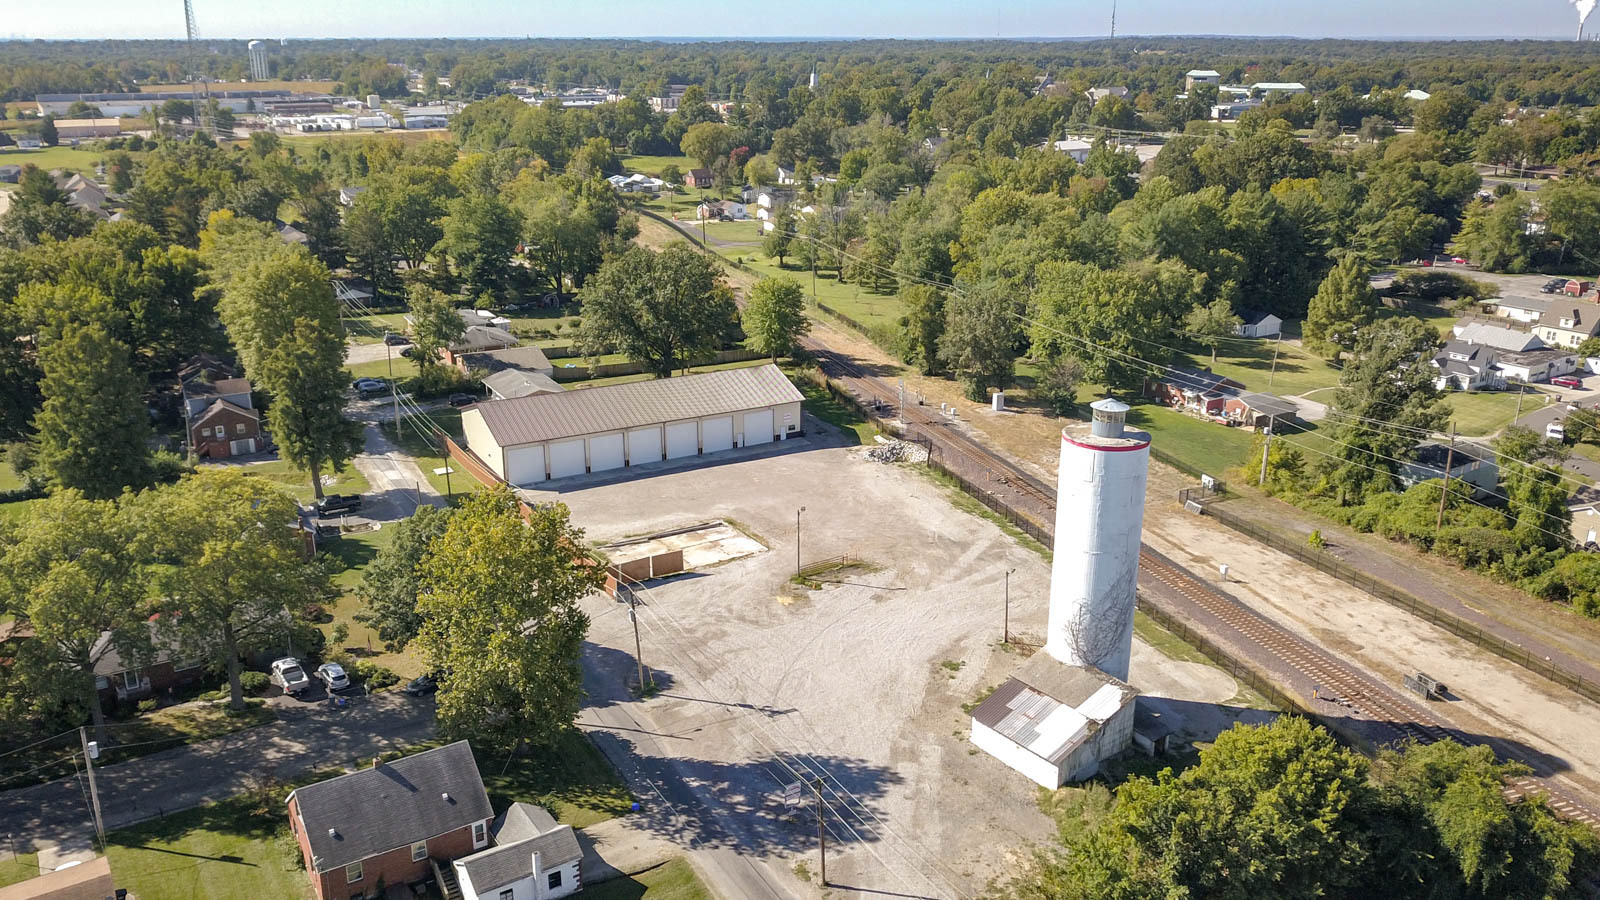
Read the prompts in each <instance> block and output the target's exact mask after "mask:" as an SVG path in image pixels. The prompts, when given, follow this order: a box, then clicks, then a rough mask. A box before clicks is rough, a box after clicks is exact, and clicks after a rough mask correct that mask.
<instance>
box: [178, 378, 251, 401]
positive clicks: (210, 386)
mask: <svg viewBox="0 0 1600 900" xmlns="http://www.w3.org/2000/svg"><path fill="white" fill-rule="evenodd" d="M248 393H250V379H248V378H219V379H217V380H216V381H206V380H205V379H203V378H193V379H190V380H189V381H185V382H184V383H183V395H184V396H185V397H226V396H228V395H230V394H248Z"/></svg>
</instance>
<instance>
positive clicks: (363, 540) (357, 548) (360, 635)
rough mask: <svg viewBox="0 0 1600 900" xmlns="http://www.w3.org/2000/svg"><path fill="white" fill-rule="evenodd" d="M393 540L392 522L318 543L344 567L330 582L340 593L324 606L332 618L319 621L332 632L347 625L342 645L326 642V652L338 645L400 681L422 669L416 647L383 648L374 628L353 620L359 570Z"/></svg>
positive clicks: (359, 608) (325, 630) (357, 601)
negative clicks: (383, 669) (375, 528)
mask: <svg viewBox="0 0 1600 900" xmlns="http://www.w3.org/2000/svg"><path fill="white" fill-rule="evenodd" d="M393 541H394V526H393V525H389V526H386V527H384V528H380V529H378V530H377V531H367V532H362V533H358V534H345V535H340V536H339V537H338V538H337V539H335V540H333V541H329V542H327V543H324V544H323V545H322V546H323V548H324V549H325V550H326V551H327V552H328V553H329V554H331V555H332V556H333V557H334V558H336V559H337V560H339V562H340V563H342V564H343V565H344V571H342V572H340V573H339V574H338V575H335V576H334V578H333V582H334V584H335V585H337V586H338V587H339V588H340V590H342V591H343V594H342V595H341V596H340V597H339V600H338V602H337V603H335V604H334V605H333V607H332V608H330V609H329V610H328V612H329V613H330V614H331V615H332V616H333V618H332V620H331V621H329V622H326V623H324V624H323V625H322V631H323V633H324V634H332V632H333V629H334V628H335V627H337V626H338V625H341V624H342V625H344V626H345V627H346V628H348V629H350V636H349V637H348V638H346V639H345V642H344V646H343V647H342V648H334V647H332V646H330V647H329V648H328V649H329V651H330V652H332V651H333V650H335V649H342V650H344V651H345V652H347V653H350V654H351V655H353V656H357V657H360V658H361V659H365V660H369V661H371V662H373V663H376V664H377V665H380V666H383V667H385V668H387V669H391V670H393V671H394V673H395V674H397V675H399V676H400V678H401V680H402V681H409V680H411V679H413V678H415V677H417V676H418V675H421V674H422V671H423V669H424V665H423V661H422V657H421V656H420V655H419V654H418V653H417V651H416V649H415V648H413V647H407V648H406V649H405V650H402V651H399V652H393V651H389V650H386V649H384V646H383V642H382V641H380V640H379V639H378V635H377V633H376V632H374V631H373V630H372V629H370V628H368V627H367V626H365V625H363V624H361V623H360V622H357V621H356V620H355V617H356V614H357V613H359V612H361V611H362V603H361V598H360V597H359V596H358V595H357V593H356V591H357V588H358V587H359V586H360V584H361V573H362V572H363V571H364V567H365V566H366V565H367V563H370V562H371V561H372V560H373V558H374V557H376V556H377V555H378V551H380V550H382V549H383V548H385V547H387V546H389V544H390V543H392V542H393Z"/></svg>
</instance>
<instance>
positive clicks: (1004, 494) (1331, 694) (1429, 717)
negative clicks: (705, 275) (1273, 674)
mask: <svg viewBox="0 0 1600 900" xmlns="http://www.w3.org/2000/svg"><path fill="white" fill-rule="evenodd" d="M802 343H803V346H804V347H805V349H806V350H808V351H810V352H811V353H812V355H813V356H815V357H816V359H817V361H818V364H819V365H820V366H821V368H822V370H823V372H824V373H825V374H827V375H828V376H829V377H830V378H832V379H833V380H834V381H836V382H838V383H840V384H842V385H843V386H844V387H845V388H846V389H847V390H849V391H850V392H851V393H853V394H854V395H855V396H856V398H857V400H858V401H860V402H861V403H862V405H864V406H872V407H875V408H876V409H877V410H878V411H879V414H880V415H881V416H883V417H886V418H887V417H891V416H893V415H896V414H898V416H899V418H900V420H901V421H902V422H904V423H905V429H906V433H907V436H909V437H912V438H914V439H915V438H920V439H923V440H926V441H927V442H928V443H929V449H930V451H931V452H933V453H935V454H937V458H938V459H939V461H940V462H941V463H943V464H944V465H945V466H946V467H947V468H950V469H953V470H956V471H958V472H959V473H960V474H961V475H962V476H963V477H965V478H966V479H967V480H968V481H969V482H971V483H973V484H977V485H981V486H983V487H984V488H985V489H986V490H988V491H989V493H990V494H991V495H993V497H994V498H995V499H996V500H997V501H999V502H1000V503H1001V504H1003V505H1005V506H1006V507H1007V508H1008V509H1010V510H1011V511H1012V512H1013V513H1015V514H1017V515H1019V516H1021V517H1023V518H1026V519H1027V520H1029V521H1030V522H1031V523H1032V524H1033V525H1034V526H1036V527H1037V528H1038V529H1039V530H1041V531H1042V532H1043V533H1044V534H1045V535H1047V536H1049V535H1053V534H1054V532H1055V510H1056V503H1055V492H1054V491H1053V490H1052V489H1051V488H1050V486H1049V485H1047V484H1045V483H1044V482H1043V481H1042V480H1040V479H1039V478H1037V477H1035V476H1033V475H1031V474H1029V473H1027V472H1026V471H1024V470H1022V469H1021V468H1020V467H1018V466H1017V465H1016V464H1014V463H1012V462H1011V461H1010V460H1008V459H1006V458H1004V457H1002V456H1000V455H999V454H998V453H996V452H994V451H993V450H991V449H989V448H988V447H986V446H984V445H983V444H981V443H979V442H978V441H976V440H974V439H972V438H971V437H969V436H967V435H966V434H964V433H962V432H961V431H960V430H959V429H957V428H955V427H954V426H953V424H952V423H951V421H950V420H949V419H947V418H945V417H944V416H943V415H941V414H938V413H934V412H930V411H928V410H927V409H926V408H925V407H921V406H914V405H911V404H906V406H905V408H903V409H901V408H898V407H899V391H898V390H896V389H895V388H894V387H892V386H890V385H888V384H886V383H885V382H884V381H883V380H882V379H880V378H878V377H876V376H874V375H872V374H871V373H869V372H867V371H866V370H864V369H863V368H861V366H859V365H857V364H856V363H855V362H853V361H851V360H849V359H847V358H845V357H843V356H841V355H840V354H838V353H836V352H834V351H833V350H831V349H830V348H829V347H828V346H827V345H826V344H824V343H822V342H821V341H819V340H817V339H816V338H806V339H805V340H804V341H803V342H802ZM1140 573H1141V575H1142V576H1145V577H1148V578H1150V579H1152V580H1153V581H1155V582H1157V583H1159V584H1160V585H1161V586H1162V587H1163V588H1165V589H1166V590H1167V591H1170V592H1171V593H1173V594H1176V595H1178V596H1179V597H1182V598H1183V599H1184V600H1185V601H1186V602H1187V603H1189V604H1190V605H1192V606H1193V607H1195V608H1197V609H1200V610H1203V611H1204V612H1205V613H1207V614H1208V615H1210V616H1211V617H1212V618H1214V619H1216V620H1217V621H1219V622H1221V623H1222V624H1223V625H1224V627H1226V628H1228V629H1231V630H1232V631H1233V632H1235V633H1236V634H1237V635H1238V636H1239V638H1240V639H1241V640H1243V641H1245V642H1247V643H1249V644H1251V645H1254V646H1256V647H1259V648H1260V649H1261V650H1262V651H1264V652H1265V653H1267V654H1269V655H1270V656H1272V657H1273V658H1275V659H1277V660H1278V661H1279V662H1280V663H1281V664H1282V668H1283V669H1285V670H1287V671H1290V672H1294V673H1297V674H1298V675H1299V676H1300V680H1301V684H1300V685H1299V690H1300V691H1301V693H1302V695H1304V694H1305V693H1306V692H1307V690H1308V688H1309V690H1310V692H1311V693H1312V694H1315V697H1314V698H1313V697H1307V698H1306V699H1307V701H1308V702H1309V703H1311V704H1313V705H1315V704H1323V703H1331V704H1334V705H1336V706H1338V707H1340V708H1342V709H1344V710H1347V711H1348V712H1349V713H1351V714H1353V715H1354V716H1356V717H1359V718H1360V719H1363V720H1365V721H1366V722H1367V723H1370V725H1371V726H1373V727H1375V728H1376V729H1378V730H1380V731H1382V730H1387V731H1388V733H1389V734H1391V735H1392V737H1391V739H1390V740H1386V741H1379V742H1378V743H1395V742H1399V741H1402V740H1406V739H1411V740H1416V741H1418V742H1421V743H1433V742H1436V741H1444V740H1455V741H1459V742H1463V743H1465V741H1462V738H1461V735H1460V734H1459V733H1458V732H1456V730H1455V729H1453V728H1452V727H1451V726H1450V725H1449V724H1447V723H1446V722H1444V721H1443V720H1441V719H1440V718H1439V717H1437V716H1435V715H1433V714H1432V713H1431V712H1430V711H1429V710H1427V709H1426V708H1425V707H1423V706H1421V705H1420V704H1418V703H1416V702H1414V701H1412V700H1410V699H1409V698H1407V697H1405V696H1403V695H1401V694H1399V693H1398V692H1396V691H1395V690H1394V689H1392V688H1390V687H1389V686H1388V685H1386V684H1383V683H1382V682H1380V681H1378V680H1377V679H1375V678H1373V677H1372V676H1371V675H1368V674H1367V673H1365V672H1362V671H1361V670H1359V669H1357V668H1355V667H1354V666H1351V665H1350V664H1349V663H1346V662H1344V661H1343V660H1341V659H1339V658H1337V657H1335V656H1334V655H1333V654H1331V653H1329V652H1328V651H1326V650H1324V649H1322V648H1321V647H1319V646H1317V645H1316V644H1313V643H1311V642H1310V641H1307V640H1305V639H1304V638H1302V637H1300V636H1299V635H1296V634H1294V633H1293V632H1291V631H1289V630H1288V629H1286V628H1284V627H1283V626H1281V625H1278V624H1277V623H1275V622H1273V621H1271V620H1270V619H1267V618H1266V617H1264V616H1262V615H1260V614H1259V613H1257V612H1255V611H1254V610H1252V609H1249V608H1248V607H1246V606H1244V605H1243V604H1241V603H1240V602H1239V601H1237V600H1235V599H1234V598H1232V597H1229V596H1227V595H1226V594H1223V593H1221V592H1220V591H1218V590H1217V589H1216V588H1214V587H1212V586H1211V585H1209V584H1207V583H1205V582H1203V581H1201V580H1200V579H1198V578H1196V577H1194V576H1193V575H1191V574H1190V573H1189V572H1188V571H1187V570H1185V569H1184V568H1183V567H1181V566H1179V565H1178V564H1176V563H1174V562H1173V561H1172V560H1170V559H1167V558H1166V557H1165V556H1162V555H1161V554H1160V553H1158V552H1156V551H1154V550H1152V549H1151V548H1149V547H1147V546H1146V547H1141V549H1140ZM1505 790H1506V794H1507V796H1508V797H1510V798H1512V799H1521V798H1523V797H1527V796H1531V795H1542V796H1544V797H1545V799H1546V802H1547V803H1549V805H1550V807H1551V808H1552V809H1554V810H1555V811H1556V812H1557V813H1559V814H1560V815H1562V816H1564V817H1566V818H1568V819H1570V820H1572V821H1577V822H1582V823H1584V824H1586V825H1588V826H1590V827H1592V828H1595V829H1596V830H1600V812H1597V811H1596V810H1595V809H1594V808H1593V807H1591V806H1588V805H1586V804H1585V803H1583V802H1581V801H1579V800H1577V799H1576V798H1574V797H1573V796H1572V795H1571V794H1570V793H1569V792H1568V791H1567V790H1566V789H1565V788H1564V787H1562V786H1560V785H1557V784H1554V783H1552V782H1551V780H1550V779H1548V778H1543V777H1539V776H1532V775H1529V776H1520V777H1516V778H1512V779H1508V780H1507V782H1506V788H1505Z"/></svg>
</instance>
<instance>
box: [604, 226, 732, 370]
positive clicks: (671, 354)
mask: <svg viewBox="0 0 1600 900" xmlns="http://www.w3.org/2000/svg"><path fill="white" fill-rule="evenodd" d="M579 296H580V298H581V299H582V301H583V326H582V340H583V346H584V348H585V350H586V351H587V352H588V353H589V354H590V355H599V354H600V353H602V352H606V351H607V349H608V348H609V349H611V350H615V351H617V352H620V353H623V354H626V355H627V357H628V358H629V359H632V360H635V361H637V362H639V363H641V364H643V365H644V367H645V370H646V371H648V372H650V373H651V374H653V375H655V376H656V377H657V378H666V377H668V376H670V375H671V374H672V371H673V370H674V369H687V368H688V366H689V363H690V362H691V361H693V360H694V359H696V358H697V357H700V356H704V355H706V354H708V353H710V352H712V351H713V350H716V349H717V348H718V347H719V346H720V345H721V342H722V340H723V338H724V337H725V336H726V335H727V333H728V331H729V325H730V324H731V323H732V322H734V321H736V319H737V316H738V308H737V307H736V306H735V305H734V302H733V295H732V293H731V292H730V291H729V290H728V288H727V287H726V286H725V285H724V284H723V283H722V272H721V267H720V266H718V264H717V263H716V262H714V261H713V260H711V259H710V258H709V257H707V256H705V255H703V254H701V253H698V252H696V251H695V250H694V248H692V247H690V246H689V245H688V244H685V243H675V244H672V245H670V246H668V247H667V248H666V249H664V250H662V251H660V252H659V253H658V252H656V251H653V250H649V249H646V248H644V247H634V248H633V249H630V250H628V251H627V252H625V253H622V254H620V255H618V256H615V257H613V258H611V259H610V260H608V261H607V262H606V264H605V265H604V266H602V267H601V268H600V271H599V272H598V273H596V274H595V276H594V277H593V278H591V279H589V283H588V284H585V285H584V286H583V290H582V291H581V292H580V294H579Z"/></svg>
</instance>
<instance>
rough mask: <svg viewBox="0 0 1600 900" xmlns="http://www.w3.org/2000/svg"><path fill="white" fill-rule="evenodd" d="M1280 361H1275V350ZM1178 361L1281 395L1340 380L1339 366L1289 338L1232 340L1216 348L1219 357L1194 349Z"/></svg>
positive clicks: (1309, 389) (1292, 393)
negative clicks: (1281, 339) (1283, 340)
mask: <svg viewBox="0 0 1600 900" xmlns="http://www.w3.org/2000/svg"><path fill="white" fill-rule="evenodd" d="M1274 353H1276V354H1277V364H1276V365H1274V364H1273V354H1274ZM1176 362H1177V364H1179V365H1190V366H1194V367H1195V368H1199V369H1206V368H1209V369H1210V370H1211V371H1213V372H1216V373H1217V374H1218V375H1225V376H1227V377H1228V378H1232V379H1233V380H1234V381H1237V382H1239V383H1240V384H1242V385H1244V386H1245V387H1247V388H1249V389H1250V390H1252V391H1262V392H1264V393H1269V394H1275V395H1277V396H1279V397H1287V396H1290V395H1298V394H1304V393H1305V392H1307V391H1314V390H1316V389H1318V388H1325V387H1331V386H1333V385H1336V384H1338V383H1339V370H1338V369H1336V368H1334V367H1333V366H1331V365H1329V364H1328V362H1327V361H1326V360H1323V359H1321V358H1320V357H1317V356H1314V355H1312V354H1310V353H1308V352H1306V351H1305V350H1304V349H1303V348H1301V347H1298V346H1296V345H1294V344H1291V343H1288V342H1282V343H1280V342H1278V341H1270V340H1244V339H1240V340H1229V341H1224V342H1223V343H1222V346H1220V347H1219V348H1217V361H1216V362H1215V363H1213V362H1212V361H1211V356H1210V354H1207V353H1195V354H1191V355H1189V356H1188V357H1187V358H1186V359H1185V358H1182V357H1180V358H1179V359H1178V360H1176Z"/></svg>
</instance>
